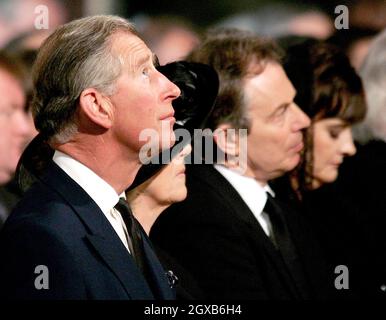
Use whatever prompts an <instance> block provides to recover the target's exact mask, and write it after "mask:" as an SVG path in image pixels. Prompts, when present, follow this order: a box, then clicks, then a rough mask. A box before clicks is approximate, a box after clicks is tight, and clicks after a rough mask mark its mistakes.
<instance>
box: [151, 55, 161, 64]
mask: <svg viewBox="0 0 386 320" xmlns="http://www.w3.org/2000/svg"><path fill="white" fill-rule="evenodd" d="M152 58H153V64H154V67H159V66H160V64H159V60H158V57H157V55H156V54H155V53H153V57H152Z"/></svg>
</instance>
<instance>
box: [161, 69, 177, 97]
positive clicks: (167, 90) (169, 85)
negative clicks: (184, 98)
mask: <svg viewBox="0 0 386 320" xmlns="http://www.w3.org/2000/svg"><path fill="white" fill-rule="evenodd" d="M159 74H160V77H161V82H162V86H163V87H164V90H163V95H162V100H174V99H176V98H178V97H179V96H180V94H181V90H180V88H178V87H177V86H176V85H175V84H174V83H173V82H171V81H170V80H169V79H168V78H167V77H165V76H164V75H163V74H162V73H160V72H159Z"/></svg>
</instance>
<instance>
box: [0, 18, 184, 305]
mask: <svg viewBox="0 0 386 320" xmlns="http://www.w3.org/2000/svg"><path fill="white" fill-rule="evenodd" d="M33 79H34V86H35V92H34V98H33V104H32V111H33V114H34V121H35V125H36V128H37V129H38V131H39V138H40V139H41V140H44V141H46V142H47V143H48V144H49V145H50V146H51V147H52V148H53V149H54V150H55V153H54V155H53V159H52V160H50V161H48V164H46V166H45V167H46V169H45V170H44V172H43V173H42V174H41V175H39V176H38V181H37V182H36V183H35V184H33V185H32V187H31V188H30V189H29V190H28V191H27V193H26V194H25V196H24V198H23V199H22V200H21V202H20V203H19V205H18V206H17V207H16V209H15V210H14V211H13V213H12V214H11V215H10V217H9V219H8V220H7V222H6V224H5V226H4V229H3V230H2V233H1V234H0V256H1V259H2V261H1V264H0V283H1V286H0V296H1V297H2V299H3V298H6V299H173V298H174V292H173V290H172V289H171V288H170V286H169V283H168V279H167V276H166V274H165V271H164V270H163V268H162V267H161V265H160V263H159V261H158V259H157V258H156V256H155V254H154V252H153V251H152V249H151V247H150V244H149V241H148V239H147V238H146V235H145V234H144V233H143V231H141V229H140V228H139V227H138V225H137V222H136V221H135V220H134V218H133V217H132V214H130V209H129V208H127V206H125V205H124V203H125V202H124V201H123V202H122V199H120V198H121V197H124V191H125V190H126V189H127V187H128V186H129V185H130V184H131V182H132V181H133V179H134V177H135V175H136V173H137V171H138V169H139V168H140V165H141V163H140V160H139V157H138V154H139V152H140V149H141V147H142V146H143V145H144V141H141V139H140V133H141V132H142V130H143V129H151V130H153V131H154V132H155V133H158V134H161V132H162V136H161V137H162V138H161V139H158V140H157V141H152V143H154V146H153V147H155V148H156V149H157V148H158V149H165V148H169V147H171V145H172V144H173V143H174V133H173V131H172V127H173V123H174V118H173V113H174V111H173V108H172V105H171V102H172V100H174V99H175V98H176V97H178V95H179V93H180V91H179V89H178V87H176V86H175V85H174V84H173V83H172V82H170V81H169V80H168V79H167V78H166V77H165V76H163V75H162V74H161V73H159V72H158V71H157V70H156V69H155V66H154V64H153V54H152V53H151V51H150V50H149V49H148V48H147V46H146V45H145V44H144V43H143V41H142V40H141V39H140V38H139V37H138V36H137V34H136V32H135V30H134V29H133V26H132V25H131V24H130V23H129V22H127V21H126V20H124V19H122V18H119V17H114V16H95V17H87V18H83V19H80V20H76V21H73V22H70V23H68V24H66V25H63V26H61V27H59V28H58V29H57V30H56V31H55V32H54V33H53V34H52V35H51V36H50V37H49V38H48V39H47V40H46V41H45V42H44V44H43V46H42V47H41V49H40V52H39V54H38V57H37V60H36V64H35V68H34V74H33ZM122 203H123V204H122Z"/></svg>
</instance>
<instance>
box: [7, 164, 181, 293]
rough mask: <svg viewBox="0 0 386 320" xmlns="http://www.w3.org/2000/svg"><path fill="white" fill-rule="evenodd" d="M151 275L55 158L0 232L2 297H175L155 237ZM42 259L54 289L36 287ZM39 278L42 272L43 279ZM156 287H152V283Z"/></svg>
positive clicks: (149, 252)
mask: <svg viewBox="0 0 386 320" xmlns="http://www.w3.org/2000/svg"><path fill="white" fill-rule="evenodd" d="M143 237H144V250H145V255H146V260H147V263H148V266H149V282H151V285H149V284H148V282H146V280H145V279H144V277H143V276H142V274H141V272H140V271H139V269H138V268H137V266H136V265H135V263H134V261H133V259H132V258H131V255H130V254H129V253H128V251H127V250H126V248H125V247H124V245H123V244H122V242H121V240H120V239H119V237H118V235H117V234H116V232H115V231H114V229H113V228H112V226H111V225H110V223H109V222H108V220H107V219H106V217H105V216H104V214H103V212H102V211H101V210H100V209H99V207H98V206H97V205H96V203H95V202H94V201H93V200H92V199H91V198H90V197H89V196H88V194H87V193H86V192H85V191H84V190H83V189H82V188H80V187H79V185H78V184H77V183H76V182H75V181H73V180H72V179H71V178H70V177H69V176H68V175H67V174H66V173H65V172H64V171H63V170H61V169H60V168H59V167H58V166H57V165H56V164H54V163H51V164H50V166H49V167H48V169H47V172H46V174H45V175H44V176H43V177H42V179H41V181H38V182H37V183H35V184H34V185H33V186H32V187H31V189H30V190H29V191H28V192H27V193H26V194H25V196H24V198H23V199H22V200H21V201H20V203H19V204H18V206H17V207H16V208H15V210H14V211H13V212H12V214H11V215H10V217H9V218H8V220H7V221H6V224H5V225H4V228H3V230H2V232H1V234H0V256H1V258H2V261H1V264H0V283H1V286H0V296H1V297H2V298H3V299H173V298H174V296H175V294H174V292H173V291H172V290H171V289H170V288H169V284H168V281H167V277H166V275H165V271H164V269H163V268H162V267H161V265H160V263H159V261H158V259H157V258H156V256H155V254H154V252H153V250H152V249H151V247H150V243H149V242H148V239H147V238H146V236H145V235H144V234H143ZM39 265H43V266H46V267H47V268H48V271H49V278H48V279H49V282H48V283H49V289H40V290H38V289H36V287H35V281H36V279H37V277H38V276H39V275H41V273H39V272H37V273H35V268H36V267H37V266H39ZM37 281H38V282H39V279H38V280H37ZM150 287H152V288H153V290H151V289H150Z"/></svg>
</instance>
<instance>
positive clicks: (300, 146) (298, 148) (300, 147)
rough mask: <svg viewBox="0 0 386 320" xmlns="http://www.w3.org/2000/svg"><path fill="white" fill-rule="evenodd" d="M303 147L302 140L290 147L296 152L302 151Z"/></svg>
mask: <svg viewBox="0 0 386 320" xmlns="http://www.w3.org/2000/svg"><path fill="white" fill-rule="evenodd" d="M303 148H304V143H303V141H300V142H299V143H298V144H296V145H295V146H294V147H292V150H293V151H294V152H296V153H297V152H300V151H302V150H303Z"/></svg>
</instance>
